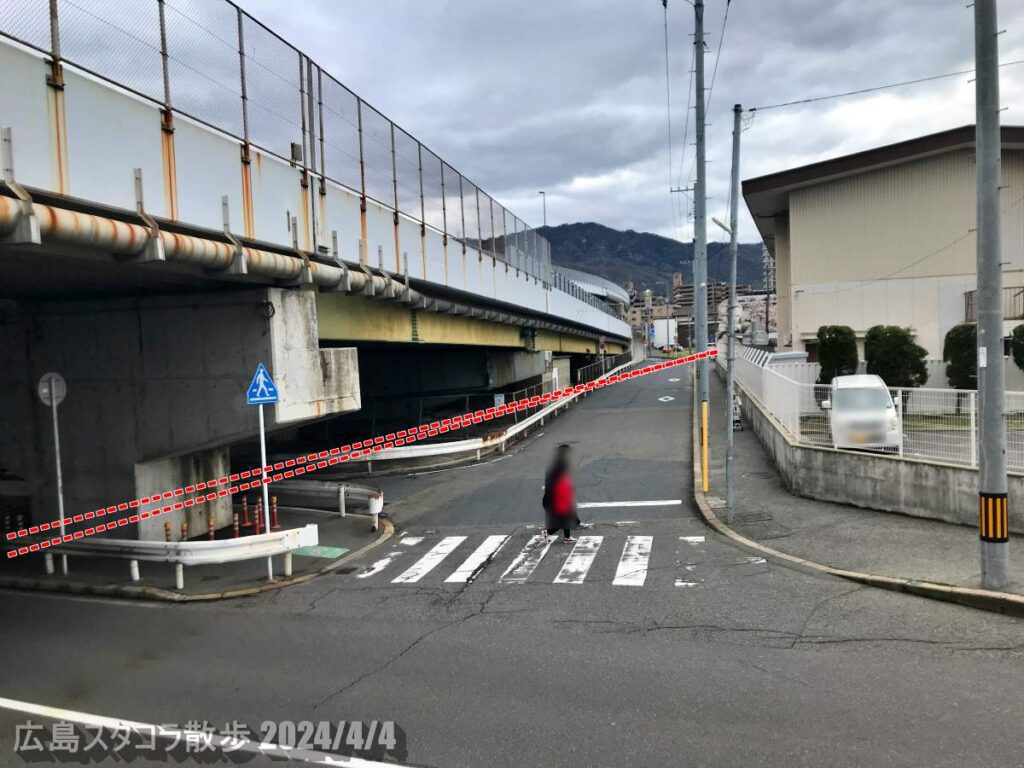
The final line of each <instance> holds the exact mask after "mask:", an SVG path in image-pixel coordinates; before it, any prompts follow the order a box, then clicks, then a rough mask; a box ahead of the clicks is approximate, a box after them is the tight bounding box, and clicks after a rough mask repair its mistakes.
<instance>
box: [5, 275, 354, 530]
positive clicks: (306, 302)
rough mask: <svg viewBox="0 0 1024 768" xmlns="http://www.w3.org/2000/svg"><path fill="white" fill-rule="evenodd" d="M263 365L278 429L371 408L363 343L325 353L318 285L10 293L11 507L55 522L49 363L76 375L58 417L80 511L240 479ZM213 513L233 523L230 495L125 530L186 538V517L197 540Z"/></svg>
mask: <svg viewBox="0 0 1024 768" xmlns="http://www.w3.org/2000/svg"><path fill="white" fill-rule="evenodd" d="M259 362H263V363H265V364H266V366H267V368H268V369H269V370H270V372H271V375H272V376H273V377H274V380H275V382H276V384H277V386H278V389H279V390H280V393H281V402H280V403H278V404H277V405H275V406H267V407H266V412H265V413H266V416H267V421H268V428H269V429H270V430H274V429H277V428H284V427H286V426H295V425H298V424H301V423H303V422H309V421H314V420H317V419H321V418H325V417H327V416H332V415H336V414H340V413H345V412H348V411H354V410H358V408H359V406H360V394H359V372H358V364H357V359H356V354H355V350H354V349H352V348H332V349H320V348H319V344H318V335H317V313H316V303H315V299H314V296H313V294H312V293H311V292H308V291H295V290H288V289H284V288H272V287H271V288H268V287H256V288H252V289H243V290H239V291H232V292H223V291H220V292H216V293H212V292H210V293H191V294H175V295H162V296H144V297H131V298H115V299H110V298H107V299H103V300H99V299H97V300H91V301H53V300H49V301H45V302H39V303H34V302H29V301H18V302H11V301H8V302H6V303H5V304H4V306H3V308H2V309H0V402H3V403H4V408H5V410H6V413H7V416H8V418H7V419H5V421H6V422H7V423H8V425H9V426H8V428H7V429H4V430H3V431H2V432H0V506H2V507H3V509H4V510H5V512H6V513H9V514H12V515H13V514H15V512H16V511H21V512H22V514H24V516H25V523H26V524H29V522H30V521H31V522H33V523H39V522H44V521H47V520H53V519H56V517H57V502H56V488H55V482H54V453H53V441H52V433H51V429H52V426H51V418H50V411H49V409H48V408H46V407H45V406H43V405H42V404H41V403H40V401H39V400H38V398H37V396H36V383H37V381H38V380H39V377H40V376H41V375H42V374H44V373H45V372H47V371H56V372H58V373H60V374H61V375H62V376H63V377H64V378H65V379H66V380H67V383H68V395H67V398H66V400H65V401H64V403H63V404H62V405H61V406H60V409H59V421H60V430H61V451H62V456H63V461H62V464H63V471H64V488H65V509H66V511H67V514H68V515H69V516H70V515H74V514H78V513H82V512H86V511H90V510H95V509H98V508H101V507H107V506H109V505H111V504H117V503H119V502H127V501H130V500H132V499H136V498H140V497H143V496H149V495H152V494H153V493H155V492H157V491H166V490H172V489H174V488H179V487H182V486H185V485H190V484H193V483H198V482H202V481H206V480H210V479H213V478H218V477H222V476H224V475H226V474H228V471H229V467H230V452H231V445H232V444H235V443H238V442H240V441H243V440H249V439H252V438H253V437H254V436H256V435H257V434H258V419H257V412H256V409H255V408H254V407H250V406H247V405H246V404H245V392H246V389H247V386H248V384H249V381H250V380H251V378H252V375H253V372H254V371H255V368H256V365H257V363H259ZM4 496H6V498H3V497H4ZM176 500H182V498H181V497H179V498H178V499H176ZM166 503H167V502H166V501H165V502H161V504H159V505H155V504H150V505H148V506H149V508H152V507H154V506H161V505H163V504H166ZM186 513H187V514H186ZM125 514H128V513H127V512H124V513H120V515H113V516H112V517H117V516H123V515H125ZM210 514H212V515H213V517H214V522H215V525H217V527H220V526H223V525H227V524H229V523H230V521H231V499H230V498H229V497H225V498H221V499H218V500H217V501H215V502H211V503H208V504H205V505H198V506H196V507H192V508H189V509H185V510H180V511H177V512H173V513H168V514H165V515H161V516H160V517H158V518H155V519H150V520H147V521H144V522H142V523H140V524H138V525H137V526H131V527H126V528H124V529H123V530H119V532H118V535H119V536H124V537H131V536H135V535H137V536H138V537H139V538H143V539H162V538H163V536H164V523H170V524H171V531H172V535H173V537H174V538H175V539H177V538H179V537H180V534H181V523H182V522H186V521H187V522H188V523H189V531H190V533H191V534H193V535H194V534H195V533H198V532H200V531H205V530H206V526H207V521H208V517H207V516H208V515H210Z"/></svg>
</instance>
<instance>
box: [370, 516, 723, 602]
mask: <svg viewBox="0 0 1024 768" xmlns="http://www.w3.org/2000/svg"><path fill="white" fill-rule="evenodd" d="M432 533H433V532H429V531H428V532H427V535H425V536H402V537H400V538H398V539H396V540H395V541H394V542H393V543H392V544H391V548H390V550H389V551H386V552H384V553H383V554H382V555H381V556H380V557H379V558H378V559H377V560H375V561H373V562H371V563H369V564H368V565H366V566H364V567H363V569H362V570H361V571H360V572H358V573H356V574H355V576H356V578H358V579H378V580H380V581H381V582H383V581H385V580H386V581H387V582H388V583H390V584H395V585H402V584H417V583H420V582H422V581H423V580H424V579H427V580H428V581H431V582H432V583H435V584H436V583H437V582H439V581H440V582H442V583H445V584H463V585H465V584H469V583H471V582H473V581H475V580H476V579H478V578H481V577H482V576H484V574H485V573H487V574H490V575H487V576H486V577H485V578H487V579H488V580H490V581H491V582H496V583H497V584H502V585H506V584H508V585H513V584H525V583H527V582H540V581H544V582H549V583H551V584H558V585H577V586H578V585H582V584H585V583H588V580H589V582H591V583H593V582H601V583H604V584H607V583H609V582H610V583H611V585H612V586H614V587H633V588H636V587H643V586H646V585H648V584H649V583H650V582H651V578H650V575H651V572H652V562H653V561H654V560H656V559H658V558H660V566H659V578H660V579H661V581H659V584H661V585H663V586H674V587H696V586H700V585H701V584H702V579H701V578H700V575H699V573H695V572H694V571H695V569H697V568H698V563H701V562H702V561H704V560H705V559H706V557H705V553H704V537H703V536H679V535H678V534H676V535H667V534H666V535H665V536H664V537H662V538H661V539H660V541H661V543H660V545H659V542H656V541H655V538H656V537H655V536H653V535H633V534H630V535H625V536H623V535H621V534H612V535H607V536H606V535H600V534H597V533H594V534H588V535H582V536H580V537H579V538H578V540H577V541H576V542H575V543H570V544H568V545H567V544H565V543H563V542H562V540H561V539H560V537H558V536H551V537H545V536H541V535H534V534H531V533H529V532H524V531H523V530H522V529H520V530H519V531H513V532H510V533H496V534H490V535H484V536H482V537H481V538H477V536H476V535H475V534H460V535H450V536H437V535H433V536H432V535H430V534H432ZM524 533H526V535H525V536H524ZM671 562H674V567H673V568H666V567H665V566H666V565H668V564H669V563H671ZM492 567H493V570H488V569H491V568H492ZM669 571H671V574H670V575H669V576H668V578H665V577H664V574H666V573H669Z"/></svg>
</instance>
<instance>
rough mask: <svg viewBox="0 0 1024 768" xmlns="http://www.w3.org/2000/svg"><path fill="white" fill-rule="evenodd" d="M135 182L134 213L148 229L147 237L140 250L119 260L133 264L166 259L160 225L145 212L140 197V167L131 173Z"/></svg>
mask: <svg viewBox="0 0 1024 768" xmlns="http://www.w3.org/2000/svg"><path fill="white" fill-rule="evenodd" d="M132 175H133V180H134V183H135V215H136V216H138V217H139V221H141V222H142V224H143V226H144V227H145V228H146V229H147V230H148V231H149V238H147V240H146V245H145V246H144V247H143V249H142V251H141V252H140V253H138V254H136V255H134V256H126V257H124V258H122V259H120V261H122V262H132V263H134V264H145V263H147V262H151V261H167V254H166V253H164V241H163V240H162V239H161V237H160V225H158V224H157V223H156V219H154V218H153V217H152V216H150V215H149V214H148V213H146V206H145V203H144V201H143V197H142V169H141V168H136V169H135V170H134V171H133V173H132Z"/></svg>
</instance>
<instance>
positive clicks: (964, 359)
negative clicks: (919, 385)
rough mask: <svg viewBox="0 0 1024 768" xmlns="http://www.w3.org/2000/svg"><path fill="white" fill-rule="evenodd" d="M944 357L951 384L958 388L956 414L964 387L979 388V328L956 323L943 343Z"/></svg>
mask: <svg viewBox="0 0 1024 768" xmlns="http://www.w3.org/2000/svg"><path fill="white" fill-rule="evenodd" d="M942 359H943V360H944V361H945V362H946V378H947V379H948V380H949V386H951V387H953V389H956V390H958V391H957V395H956V415H957V416H959V415H960V410H961V406H962V405H963V403H962V400H963V393H962V392H960V391H959V390H962V389H977V388H978V328H977V326H975V325H972V324H970V323H961V324H960V325H954V326H953V327H952V328H950V329H949V332H948V333H947V334H946V340H945V342H944V343H943V345H942Z"/></svg>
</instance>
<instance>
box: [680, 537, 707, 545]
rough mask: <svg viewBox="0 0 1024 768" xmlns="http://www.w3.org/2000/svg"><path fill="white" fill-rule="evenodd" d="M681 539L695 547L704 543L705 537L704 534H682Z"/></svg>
mask: <svg viewBox="0 0 1024 768" xmlns="http://www.w3.org/2000/svg"><path fill="white" fill-rule="evenodd" d="M679 540H680V541H685V542H686V543H687V544H689V545H690V546H691V547H695V546H697V545H698V544H703V543H704V537H703V536H680V537H679Z"/></svg>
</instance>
